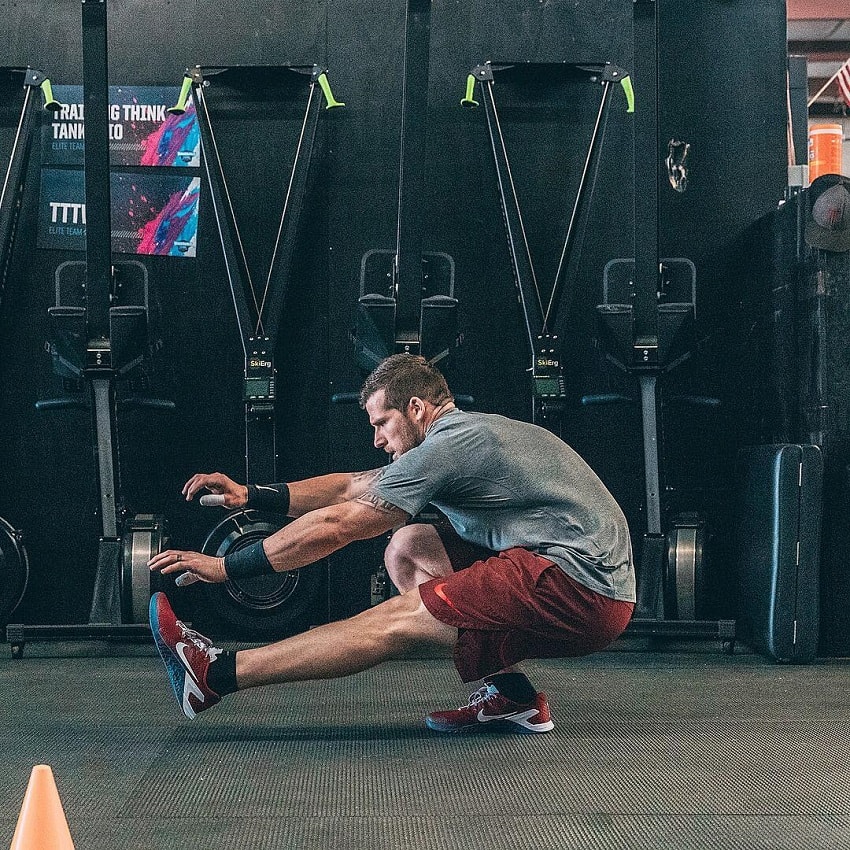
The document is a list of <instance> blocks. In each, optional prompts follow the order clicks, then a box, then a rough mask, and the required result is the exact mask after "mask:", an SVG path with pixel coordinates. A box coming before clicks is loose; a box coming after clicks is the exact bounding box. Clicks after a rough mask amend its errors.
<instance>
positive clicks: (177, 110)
mask: <svg viewBox="0 0 850 850" xmlns="http://www.w3.org/2000/svg"><path fill="white" fill-rule="evenodd" d="M191 91H192V78H191V77H189V76H186V77H183V85H182V86H180V94H179V96H178V97H177V103H175V104H174V106H171V107H169V108H168V109H167V110H166V111H167V112H168V114H169V115H182V114H183V113H184V112H185V111H186V104H187V103H188V102H189V93H190V92H191Z"/></svg>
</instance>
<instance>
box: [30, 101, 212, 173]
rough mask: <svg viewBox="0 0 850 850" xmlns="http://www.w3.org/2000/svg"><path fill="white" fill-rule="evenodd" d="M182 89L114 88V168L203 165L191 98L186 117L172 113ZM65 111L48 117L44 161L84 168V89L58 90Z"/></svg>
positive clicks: (111, 145) (111, 149)
mask: <svg viewBox="0 0 850 850" xmlns="http://www.w3.org/2000/svg"><path fill="white" fill-rule="evenodd" d="M179 94H180V88H179V86H110V87H109V157H110V163H111V165H112V166H122V165H123V166H136V165H151V166H177V167H180V166H183V167H190V168H195V167H198V166H200V164H201V159H200V151H201V142H200V138H201V137H200V133H199V131H198V122H197V120H196V117H195V108H194V106H193V104H192V101H191V99H190V100H189V102H188V103H187V105H186V112H185V113H184V114H183V115H170V114H169V113H168V108H169V107H170V106H173V105H174V104H175V103H176V102H177V98H178V96H179ZM53 95H54V97H55V98H56V100H58V101H59V103H61V104H62V107H61V109H60V110H59V111H58V112H54V113H45V114H44V119H43V124H42V162H43V163H44V164H45V165H74V166H82V165H83V157H84V154H85V149H86V142H85V123H84V118H85V105H84V103H83V87H82V86H62V85H55V86H53Z"/></svg>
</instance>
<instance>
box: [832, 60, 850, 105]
mask: <svg viewBox="0 0 850 850" xmlns="http://www.w3.org/2000/svg"><path fill="white" fill-rule="evenodd" d="M835 81H836V82H837V83H838V90H839V91H840V92H841V97H842V98H843V99H844V102H845V103H846V104H847V106H850V59H848V60H847V61H846V62H845V63H844V64H843V65H842V66H841V69H840V70H839V71H838V75H837V76H836V78H835Z"/></svg>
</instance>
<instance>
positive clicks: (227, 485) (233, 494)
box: [183, 472, 248, 508]
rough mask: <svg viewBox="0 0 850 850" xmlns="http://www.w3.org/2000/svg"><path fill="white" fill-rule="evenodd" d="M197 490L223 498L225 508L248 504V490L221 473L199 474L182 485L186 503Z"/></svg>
mask: <svg viewBox="0 0 850 850" xmlns="http://www.w3.org/2000/svg"><path fill="white" fill-rule="evenodd" d="M199 490H209V492H210V493H213V494H214V495H216V496H223V497H224V503H223V505H224V507H225V508H241V507H244V506H245V505H246V504H248V488H247V487H246V486H245V485H244V484H237V483H236V482H235V481H234V480H233V479H231V478H228V477H227V476H226V475H224V474H223V473H221V472H206V473H205V472H199V473H198V474H197V475H193V476H192V477H191V478H190V479H189V480H188V481H187V482H186V483H185V484H184V485H183V495H184V496H185V497H186V501H187V502H191V501H192V499H194V498H195V494H196V493H197V492H198V491H199Z"/></svg>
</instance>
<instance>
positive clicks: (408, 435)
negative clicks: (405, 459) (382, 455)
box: [393, 416, 422, 460]
mask: <svg viewBox="0 0 850 850" xmlns="http://www.w3.org/2000/svg"><path fill="white" fill-rule="evenodd" d="M400 436H401V440H400V445H401V449H400V450H399V451H398V452H396V453H395V454H393V460H396V459H397V458H399V457H401V455H403V454H404V453H405V452H409V451H410V450H411V449H415V448H416V447H417V446H418V445H419V444H420V443H421V442H422V440H421V439H420V437H419V429H418V428H417V427H416V423H415V422H412V421H411V420H410V419H408V418H407V416H405V417H404V428H403V429H402V433H401V435H400Z"/></svg>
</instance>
